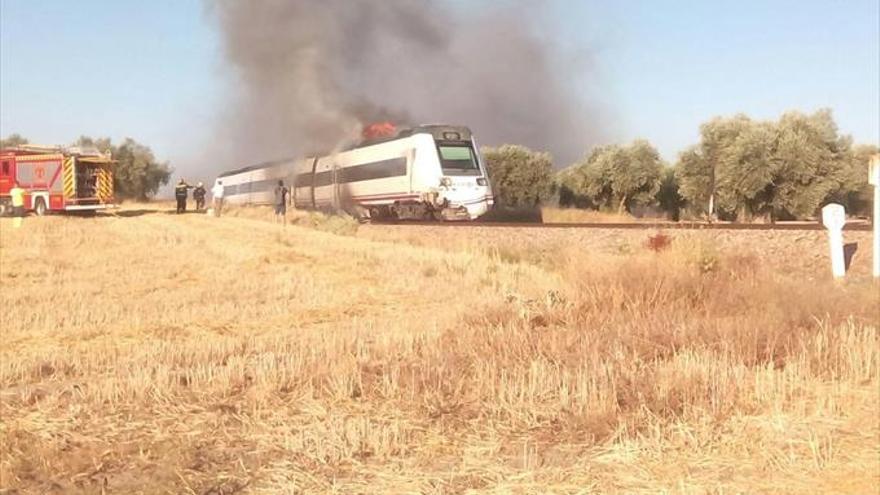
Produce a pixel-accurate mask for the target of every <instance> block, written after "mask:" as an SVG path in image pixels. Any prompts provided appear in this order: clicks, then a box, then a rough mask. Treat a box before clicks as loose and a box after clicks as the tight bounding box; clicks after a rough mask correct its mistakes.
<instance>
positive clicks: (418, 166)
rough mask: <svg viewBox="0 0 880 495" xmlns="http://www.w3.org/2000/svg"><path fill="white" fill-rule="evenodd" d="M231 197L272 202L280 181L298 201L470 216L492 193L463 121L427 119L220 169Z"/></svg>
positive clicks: (378, 213)
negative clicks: (331, 149)
mask: <svg viewBox="0 0 880 495" xmlns="http://www.w3.org/2000/svg"><path fill="white" fill-rule="evenodd" d="M216 180H217V181H222V185H223V187H224V197H225V198H226V201H227V202H229V203H233V204H266V203H271V202H272V201H273V198H274V195H273V192H272V191H273V189H274V187H275V186H276V185H277V184H278V181H279V180H282V181H284V183H285V184H286V185H288V186H289V187H290V189H291V193H292V200H293V203H294V205H295V206H296V207H297V208H301V209H319V210H343V211H347V212H349V213H351V214H353V215H357V216H360V217H369V218H398V219H407V218H408V219H427V218H432V219H438V220H439V219H444V220H455V219H463V220H474V219H476V218H478V217H480V216H481V215H483V214H485V213H486V212H487V211H488V210H489V209H490V208H491V207H492V205H493V203H494V198H493V195H492V188H491V186H490V184H489V176H488V174H487V172H486V168H485V164H484V163H483V161H482V159H481V158H480V154H479V152H478V148H477V145H476V142H475V141H474V138H473V135H472V134H471V131H470V130H469V129H468V128H466V127H458V126H446V125H428V126H420V127H416V128H412V129H405V130H403V131H400V132H399V133H397V134H396V135H395V136H393V137H387V138H382V139H378V140H372V141H367V142H364V143H362V144H360V145H358V146H357V147H354V148H351V149H348V150H345V151H341V152H338V153H334V154H331V155H327V156H322V157H311V158H303V159H289V160H279V161H276V162H268V163H262V164H259V165H254V166H251V167H246V168H243V169H239V170H233V171H231V172H227V173H225V174H222V175H220V176H219V177H217V179H216Z"/></svg>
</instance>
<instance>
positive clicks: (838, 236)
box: [822, 203, 846, 278]
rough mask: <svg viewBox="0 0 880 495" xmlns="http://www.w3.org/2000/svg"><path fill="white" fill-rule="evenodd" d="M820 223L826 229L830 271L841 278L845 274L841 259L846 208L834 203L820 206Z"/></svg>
mask: <svg viewBox="0 0 880 495" xmlns="http://www.w3.org/2000/svg"><path fill="white" fill-rule="evenodd" d="M822 223H823V224H824V225H825V228H826V229H828V244H829V246H830V247H831V273H832V274H834V278H843V276H844V275H846V262H845V261H844V259H843V226H844V224H846V210H844V209H843V206H842V205H839V204H836V203H831V204H829V205H826V206H825V207H824V208H822Z"/></svg>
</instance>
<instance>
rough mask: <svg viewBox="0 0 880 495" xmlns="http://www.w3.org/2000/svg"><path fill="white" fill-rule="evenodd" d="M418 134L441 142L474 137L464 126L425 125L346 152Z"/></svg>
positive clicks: (374, 140) (407, 128)
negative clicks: (427, 135)
mask: <svg viewBox="0 0 880 495" xmlns="http://www.w3.org/2000/svg"><path fill="white" fill-rule="evenodd" d="M416 134H430V135H431V136H433V137H434V139H437V140H440V141H470V140H471V137H472V136H473V135H472V133H471V130H470V128H468V127H466V126H463V125H448V124H424V125H419V126H415V127H405V128H402V129H400V130H399V131H398V132H397V134H395V135H393V136H386V137H381V138H376V139H368V140H364V141H361V142H359V143H357V144H354V145H352V146H349V147H347V148H345V150H344V151H351V150H355V149H358V148H366V147H367V146H373V145H375V144H382V143H387V142H389V141H394V140H396V139H403V138H407V137H410V136H413V135H416Z"/></svg>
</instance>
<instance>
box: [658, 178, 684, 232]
mask: <svg viewBox="0 0 880 495" xmlns="http://www.w3.org/2000/svg"><path fill="white" fill-rule="evenodd" d="M657 204H658V205H659V206H660V209H661V210H663V211H665V212H666V213H667V214H668V215H669V218H670V219H671V220H675V221H678V220H679V218H680V216H681V209H682V208H683V207H684V205H685V201H684V198H682V197H681V194H680V193H679V183H678V175H677V170H676V168H675V167H664V169H663V178H662V180H661V182H660V190H659V191H657Z"/></svg>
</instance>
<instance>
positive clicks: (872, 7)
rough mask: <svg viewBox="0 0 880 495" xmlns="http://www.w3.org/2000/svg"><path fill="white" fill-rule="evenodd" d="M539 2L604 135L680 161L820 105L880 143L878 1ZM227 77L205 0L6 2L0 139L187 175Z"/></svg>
mask: <svg viewBox="0 0 880 495" xmlns="http://www.w3.org/2000/svg"><path fill="white" fill-rule="evenodd" d="M242 1H244V0H242ZM376 1H381V0H376ZM413 1H419V0H413ZM459 3H461V4H463V5H465V6H466V5H467V2H459ZM527 3H528V2H527ZM545 3H546V4H550V5H551V8H550V14H549V24H548V27H549V28H551V29H552V30H553V35H554V36H555V37H556V38H557V39H558V43H559V44H561V45H563V46H564V47H565V49H567V50H569V51H570V52H571V53H573V54H575V55H581V56H583V57H586V59H588V60H590V65H591V68H590V70H589V73H590V75H589V77H586V76H584V81H583V84H584V85H585V87H586V85H589V86H590V88H591V90H590V91H591V92H592V93H593V94H597V95H599V97H600V100H601V104H602V106H603V107H604V108H605V112H604V116H603V117H602V118H603V120H605V121H606V122H603V123H601V124H602V126H603V127H605V128H607V136H608V140H609V141H621V142H622V141H629V140H631V139H633V138H636V137H643V138H646V139H649V140H650V141H651V142H653V143H654V144H655V145H656V146H657V147H658V148H659V149H660V151H661V153H662V154H663V156H664V158H666V159H668V160H674V159H675V157H676V155H677V153H678V151H680V150H681V149H683V148H684V147H686V146H688V145H689V144H692V143H694V142H696V140H697V135H698V126H699V124H700V123H701V122H704V121H706V120H708V119H709V118H711V117H713V116H715V115H729V114H733V113H736V112H739V111H742V112H745V113H747V114H749V115H752V116H754V117H758V118H772V117H775V116H777V115H778V114H779V113H781V112H782V111H784V110H787V109H802V110H805V111H812V110H815V109H817V108H821V107H830V108H831V109H832V110H833V111H834V115H835V117H836V120H837V122H838V125H839V126H840V128H841V131H843V132H845V133H850V134H852V135H853V136H854V137H855V138H856V140H857V141H859V142H873V143H877V142H878V141H880V110H878V109H880V27H878V26H880V8H878V4H880V2H878V0H847V1H843V0H826V1H819V0H801V1H794V0H791V1H788V0H786V1H782V0H777V1H768V0H740V1H729V2H727V1H724V2H721V1H719V2H698V1H684V0H681V1H672V0H670V1H664V2H659V1H648V0H643V1H635V0H632V1H620V2H599V1H586V0H585V1H578V0H570V1H555V2H554V1H553V0H545ZM612 4H613V5H612ZM402 63H405V61H402ZM230 85H231V78H230V77H229V71H227V70H225V67H224V62H223V56H222V53H221V43H220V38H219V34H218V33H217V31H216V30H215V28H214V26H213V25H212V23H211V22H210V20H209V19H208V18H207V16H206V15H205V12H204V4H203V3H202V2H201V1H200V0H151V1H135V0H127V1H97V0H78V1H69V0H0V135H3V136H6V135H8V134H10V133H20V134H22V135H24V136H26V137H28V138H29V139H30V140H31V141H32V142H39V143H69V142H71V141H73V140H75V139H76V138H77V137H78V136H79V135H80V134H88V135H93V136H105V135H108V136H111V137H113V138H114V140H119V139H121V138H123V137H125V136H131V137H133V138H135V139H137V140H138V141H141V142H143V143H145V144H148V145H149V146H151V147H152V148H153V150H154V151H155V152H156V154H157V156H158V157H160V158H161V159H167V160H170V161H171V162H172V166H174V167H176V168H177V169H178V171H180V172H182V173H185V172H186V170H187V169H188V168H190V167H194V166H196V164H197V163H198V162H201V164H199V167H198V168H202V169H203V168H205V167H204V162H206V161H213V160H215V159H216V157H212V155H211V152H210V145H211V141H212V139H213V129H214V128H215V126H214V121H215V119H217V118H220V115H221V114H222V112H220V111H219V110H220V109H221V108H222V105H224V102H225V101H228V100H227V98H225V96H226V95H228V94H229V92H230V91H231V89H230ZM585 92H587V91H586V89H585ZM527 97H528V96H527V95H524V98H527ZM465 124H466V123H465ZM572 139H577V137H576V136H573V137H572ZM585 151H586V150H585ZM263 158H265V157H262V156H259V150H255V155H254V161H259V160H262V159H263ZM558 165H560V166H564V165H568V164H558Z"/></svg>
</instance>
